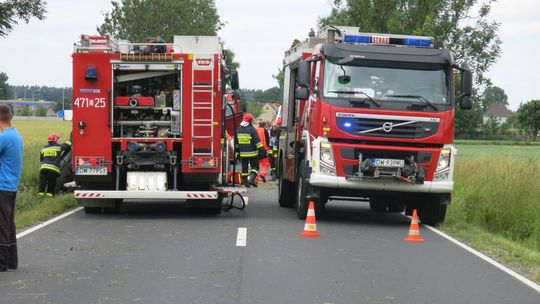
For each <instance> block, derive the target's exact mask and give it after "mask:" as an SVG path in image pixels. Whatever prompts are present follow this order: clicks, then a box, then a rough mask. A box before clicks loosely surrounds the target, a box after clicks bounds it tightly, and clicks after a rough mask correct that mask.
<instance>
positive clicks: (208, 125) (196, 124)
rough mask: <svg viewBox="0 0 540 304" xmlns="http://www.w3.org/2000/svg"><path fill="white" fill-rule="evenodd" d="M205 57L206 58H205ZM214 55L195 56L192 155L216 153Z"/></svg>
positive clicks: (193, 70)
mask: <svg viewBox="0 0 540 304" xmlns="http://www.w3.org/2000/svg"><path fill="white" fill-rule="evenodd" d="M203 57H204V58H203ZM214 66H215V62H214V55H207V56H196V55H195V56H194V58H193V68H192V76H191V77H192V78H191V79H192V90H191V92H192V93H191V100H192V107H191V117H192V124H191V137H192V138H191V141H192V145H191V155H193V156H213V155H214V148H213V147H214V145H213V141H214V95H215V93H214V92H215V86H214V84H215V81H214V80H215V79H214V78H215V76H214Z"/></svg>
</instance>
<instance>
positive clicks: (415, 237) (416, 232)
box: [403, 209, 424, 242]
mask: <svg viewBox="0 0 540 304" xmlns="http://www.w3.org/2000/svg"><path fill="white" fill-rule="evenodd" d="M403 240H404V241H405V242H423V241H424V239H423V238H422V237H421V236H420V227H419V226H418V215H417V214H416V209H414V210H413V214H412V220H411V226H410V228H409V235H407V237H406V238H404V239H403Z"/></svg>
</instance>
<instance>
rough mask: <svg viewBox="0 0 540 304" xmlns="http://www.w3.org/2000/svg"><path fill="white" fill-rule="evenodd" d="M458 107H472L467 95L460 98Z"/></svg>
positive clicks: (466, 108) (463, 108) (468, 108)
mask: <svg viewBox="0 0 540 304" xmlns="http://www.w3.org/2000/svg"><path fill="white" fill-rule="evenodd" d="M459 107H460V108H461V109H462V110H470V109H472V100H471V98H470V97H469V96H463V97H462V98H461V100H460V101H459Z"/></svg>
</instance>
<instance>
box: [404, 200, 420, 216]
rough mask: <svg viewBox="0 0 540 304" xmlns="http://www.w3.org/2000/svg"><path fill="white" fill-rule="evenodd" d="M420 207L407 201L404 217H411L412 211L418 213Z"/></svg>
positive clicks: (416, 203)
mask: <svg viewBox="0 0 540 304" xmlns="http://www.w3.org/2000/svg"><path fill="white" fill-rule="evenodd" d="M419 207H420V204H419V203H418V202H414V201H412V200H411V201H407V203H405V215H409V216H411V215H412V214H413V210H414V209H416V211H418V209H419Z"/></svg>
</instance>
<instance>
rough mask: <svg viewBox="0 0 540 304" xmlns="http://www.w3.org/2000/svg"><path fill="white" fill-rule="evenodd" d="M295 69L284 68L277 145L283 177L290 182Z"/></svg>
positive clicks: (294, 146) (292, 175)
mask: <svg viewBox="0 0 540 304" xmlns="http://www.w3.org/2000/svg"><path fill="white" fill-rule="evenodd" d="M297 71H298V68H297V67H291V66H286V67H285V70H284V82H283V110H282V125H281V129H280V136H279V146H280V147H281V153H282V156H283V171H284V172H282V174H283V178H284V179H286V180H289V181H291V182H294V181H295V176H296V167H297V166H296V165H297V164H296V161H297V154H298V153H297V148H298V147H297V144H298V143H297V141H296V135H297V128H298V123H299V120H298V115H297V114H298V109H297V106H298V104H297V102H296V100H295V98H294V90H295V88H296V72H297Z"/></svg>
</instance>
